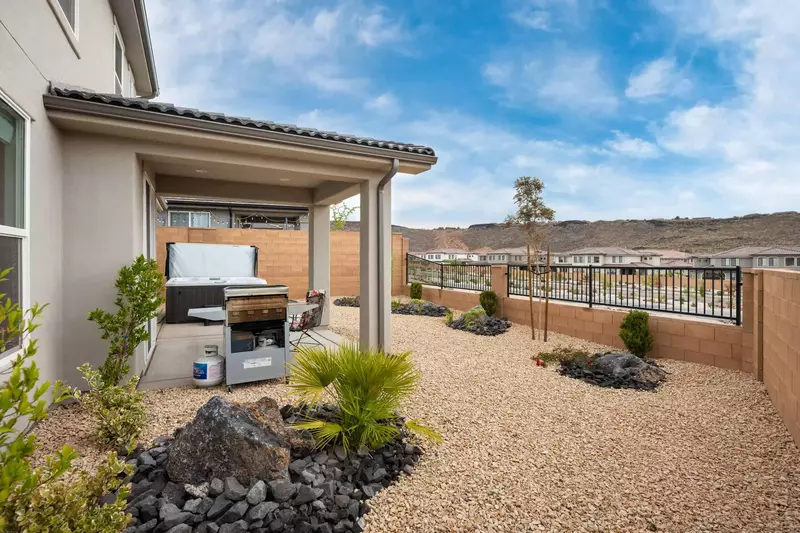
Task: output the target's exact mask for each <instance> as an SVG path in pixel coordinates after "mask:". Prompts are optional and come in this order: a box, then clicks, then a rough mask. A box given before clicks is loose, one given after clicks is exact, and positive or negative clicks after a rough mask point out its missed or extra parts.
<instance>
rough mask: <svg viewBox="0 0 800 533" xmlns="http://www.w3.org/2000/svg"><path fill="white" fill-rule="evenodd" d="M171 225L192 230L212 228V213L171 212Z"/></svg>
mask: <svg viewBox="0 0 800 533" xmlns="http://www.w3.org/2000/svg"><path fill="white" fill-rule="evenodd" d="M169 225H170V226H180V227H190V228H210V227H211V213H209V212H207V211H170V212H169Z"/></svg>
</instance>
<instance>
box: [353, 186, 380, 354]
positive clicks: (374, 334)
mask: <svg viewBox="0 0 800 533" xmlns="http://www.w3.org/2000/svg"><path fill="white" fill-rule="evenodd" d="M359 211H360V212H361V216H360V224H359V233H360V237H361V239H360V255H361V257H360V279H359V289H360V290H359V298H360V307H359V318H360V320H359V335H358V339H359V343H360V344H361V347H362V348H367V347H376V346H377V345H378V342H379V339H378V320H379V319H378V314H379V312H380V310H379V309H378V182H377V181H376V180H369V181H364V182H362V183H361V197H360V207H359Z"/></svg>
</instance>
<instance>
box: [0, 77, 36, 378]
mask: <svg viewBox="0 0 800 533" xmlns="http://www.w3.org/2000/svg"><path fill="white" fill-rule="evenodd" d="M0 100H2V102H3V103H4V104H6V105H7V106H8V107H10V108H11V110H12V111H14V112H15V113H17V114H18V115H19V116H20V118H21V119H22V122H23V127H24V128H25V131H24V132H23V135H22V142H23V143H24V146H23V147H22V153H23V155H22V209H23V213H22V226H23V227H22V228H15V227H13V226H5V225H2V224H0V235H1V236H4V237H12V238H17V239H19V240H20V261H19V262H20V267H21V270H22V272H21V274H20V283H21V284H22V290H20V295H19V300H20V301H19V306H20V309H22V310H23V311H24V310H26V309H28V308H29V307H30V306H31V264H30V257H31V244H30V231H31V230H30V228H31V193H30V190H31V187H30V184H31V175H30V174H31V173H30V170H31V117H30V115H29V114H28V113H26V112H25V110H24V109H22V107H20V106H19V105H18V104H17V103H16V102H15V101H14V100H13V99H12V98H11V97H10V96H8V95H7V94H6V93H5V92H4V91H3V90H2V89H0ZM3 268H5V267H3ZM28 342H29V339H25V340H24V342H23V343H22V344H21V345H20V347H19V348H17V349H16V350H11V351H9V352H8V353H7V354H5V355H3V356H0V371H4V370H6V369H7V368H9V367H10V366H11V362H12V361H13V360H14V359H15V358H16V356H17V355H19V353H20V352H21V351H22V350H23V349H24V348H25V346H26V345H27V343H28Z"/></svg>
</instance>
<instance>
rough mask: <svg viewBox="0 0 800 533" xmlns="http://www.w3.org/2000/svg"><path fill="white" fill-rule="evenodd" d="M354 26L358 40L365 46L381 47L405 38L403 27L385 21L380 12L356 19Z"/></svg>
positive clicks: (393, 22) (387, 20)
mask: <svg viewBox="0 0 800 533" xmlns="http://www.w3.org/2000/svg"><path fill="white" fill-rule="evenodd" d="M356 24H357V27H358V29H357V31H356V35H357V36H358V40H359V42H360V43H362V44H365V45H367V46H372V47H375V46H381V45H383V44H386V43H392V42H397V41H400V40H402V39H404V38H405V35H404V31H403V25H402V24H401V23H400V22H397V21H392V20H390V19H387V18H386V17H385V16H384V14H383V11H380V10H379V11H374V12H372V13H369V14H367V15H365V16H359V17H357V21H356Z"/></svg>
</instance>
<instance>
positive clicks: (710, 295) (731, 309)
mask: <svg viewBox="0 0 800 533" xmlns="http://www.w3.org/2000/svg"><path fill="white" fill-rule="evenodd" d="M545 269H546V267H544V266H540V267H539V270H538V272H537V270H536V267H534V268H533V276H532V277H531V276H530V272H529V271H528V268H527V267H525V266H516V265H509V266H508V294H509V295H516V296H528V293H529V283H531V281H532V287H533V295H534V296H540V295H541V296H542V297H544V296H545V294H546V293H548V294H549V297H550V299H552V300H563V301H568V302H583V303H586V304H588V305H589V307H592V305H605V306H610V307H622V308H626V309H642V310H647V311H660V312H664V313H678V314H683V315H692V316H703V317H712V318H721V319H726V320H731V321H734V322H735V323H736V325H740V324H741V322H742V295H741V286H742V271H741V268H740V267H735V268H670V267H626V266H591V265H590V266H585V267H581V266H551V267H550V279H549V287H548V289H549V290H546V289H545V284H546V279H545V278H546V276H545Z"/></svg>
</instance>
